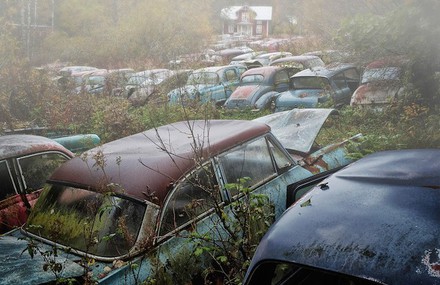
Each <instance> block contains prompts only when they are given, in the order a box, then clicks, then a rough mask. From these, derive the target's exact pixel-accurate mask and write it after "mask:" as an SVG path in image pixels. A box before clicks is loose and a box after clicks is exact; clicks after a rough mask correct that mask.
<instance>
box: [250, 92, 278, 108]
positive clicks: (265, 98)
mask: <svg viewBox="0 0 440 285" xmlns="http://www.w3.org/2000/svg"><path fill="white" fill-rule="evenodd" d="M279 95H280V93H279V92H276V91H270V92H267V93H264V94H263V95H262V96H261V97H260V98H258V100H257V101H256V102H255V108H257V109H259V110H262V109H267V108H270V107H271V104H272V102H273V101H274V100H276V98H277V97H278V96H279Z"/></svg>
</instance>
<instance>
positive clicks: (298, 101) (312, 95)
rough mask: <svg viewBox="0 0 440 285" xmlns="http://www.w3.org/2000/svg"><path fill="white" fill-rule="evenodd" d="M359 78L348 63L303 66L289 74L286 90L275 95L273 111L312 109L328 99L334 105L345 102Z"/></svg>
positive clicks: (355, 69)
mask: <svg viewBox="0 0 440 285" xmlns="http://www.w3.org/2000/svg"><path fill="white" fill-rule="evenodd" d="M359 80H360V75H359V72H358V70H357V68H356V66H354V65H352V64H336V65H332V66H327V67H325V68H324V67H320V68H313V69H305V70H303V71H300V72H298V73H296V74H295V75H293V76H292V78H291V84H292V86H291V89H290V90H288V91H285V92H282V93H280V94H279V95H278V96H277V97H276V99H275V111H276V112H279V111H285V110H290V109H293V108H298V107H303V108H315V107H316V106H317V105H318V103H324V102H327V101H329V100H333V105H334V106H335V107H339V106H342V105H346V104H347V105H348V104H350V99H351V95H352V94H353V92H354V91H355V90H356V88H357V87H358V85H359Z"/></svg>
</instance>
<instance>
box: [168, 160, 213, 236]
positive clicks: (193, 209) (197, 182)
mask: <svg viewBox="0 0 440 285" xmlns="http://www.w3.org/2000/svg"><path fill="white" fill-rule="evenodd" d="M219 202H220V193H219V188H218V183H217V179H216V178H215V174H214V170H213V168H212V166H211V164H208V165H205V166H203V167H200V168H199V169H197V170H196V171H194V172H193V173H192V174H191V175H190V176H188V177H186V178H185V179H184V180H182V181H181V182H180V183H179V184H178V185H177V186H176V187H175V190H174V191H173V193H171V196H170V198H169V199H168V201H167V203H166V205H165V209H164V211H163V216H162V223H161V228H160V235H165V234H167V233H168V232H170V231H173V230H175V229H177V228H179V227H180V226H182V225H184V224H186V223H188V222H189V221H190V220H192V219H195V218H197V217H198V216H199V215H201V214H203V213H204V212H206V211H208V210H209V209H211V208H213V207H214V203H219Z"/></svg>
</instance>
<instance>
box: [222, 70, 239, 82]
mask: <svg viewBox="0 0 440 285" xmlns="http://www.w3.org/2000/svg"><path fill="white" fill-rule="evenodd" d="M225 76H226V81H234V80H238V75H237V73H236V72H235V70H234V69H228V70H226V71H225Z"/></svg>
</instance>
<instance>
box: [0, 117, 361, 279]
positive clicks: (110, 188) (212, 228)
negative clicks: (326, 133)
mask: <svg viewBox="0 0 440 285" xmlns="http://www.w3.org/2000/svg"><path fill="white" fill-rule="evenodd" d="M333 112H334V110H332V109H308V110H293V111H290V112H284V113H277V114H272V115H269V116H267V117H262V118H259V119H257V120H255V121H244V120H207V121H205V120H197V121H183V122H177V123H173V124H170V125H165V126H161V127H158V128H154V129H151V130H148V131H145V132H142V133H138V134H135V135H131V136H128V137H125V138H122V139H119V140H116V141H113V142H109V143H106V144H103V145H102V146H101V147H98V148H95V149H92V150H90V151H88V152H86V153H85V155H83V156H81V157H76V158H74V159H72V160H69V161H67V162H66V163H65V164H63V165H62V166H61V167H60V168H58V169H57V170H56V171H55V172H54V174H53V175H52V176H51V177H50V178H49V179H48V183H47V184H46V186H45V189H44V191H43V193H42V194H41V196H40V199H39V200H38V202H37V204H36V205H35V208H34V210H33V211H32V213H31V215H30V217H29V220H28V222H27V223H26V225H25V226H24V227H23V228H22V230H21V231H18V230H17V231H14V232H11V233H10V234H9V235H8V236H5V237H3V238H2V239H0V257H1V258H2V260H3V262H2V264H1V266H4V267H7V266H14V268H15V270H14V271H7V270H2V272H3V274H2V276H0V284H6V283H8V282H11V280H16V279H15V278H17V276H18V275H20V274H22V275H21V276H24V275H25V276H26V278H20V280H21V281H22V282H23V284H24V283H25V282H27V283H29V284H39V283H45V282H50V281H53V280H55V279H56V278H57V277H58V278H78V279H81V278H88V279H87V280H92V281H93V282H95V281H96V282H99V283H103V284H120V283H121V282H123V283H124V284H133V283H136V282H137V281H139V280H140V281H142V280H146V279H147V277H149V276H151V274H152V272H153V271H154V269H155V266H156V265H157V262H158V261H160V262H162V263H163V264H165V263H167V260H170V259H171V258H173V257H175V256H176V255H178V254H179V253H182V252H184V251H185V250H193V249H194V248H193V247H194V246H195V245H194V244H193V243H190V242H189V239H188V236H189V235H190V234H191V233H192V232H197V233H199V234H212V235H216V234H220V235H225V234H227V232H226V231H224V230H222V228H221V227H220V226H219V219H221V217H220V216H219V215H217V214H216V212H215V209H216V208H217V207H229V206H230V205H231V201H240V199H242V198H243V195H242V194H243V193H242V192H240V191H239V190H238V189H239V187H228V185H231V184H232V185H235V184H239V185H240V186H243V187H246V188H248V189H250V191H252V192H253V193H258V194H265V195H267V197H268V199H269V201H270V203H271V204H272V205H273V209H272V210H271V211H273V215H274V216H275V218H278V217H280V216H281V214H282V213H283V211H284V210H285V209H286V189H287V187H288V185H290V184H292V183H294V182H295V181H298V180H301V179H303V178H305V177H309V176H312V175H314V174H316V173H320V172H325V171H327V170H329V169H335V168H339V167H342V166H344V165H347V164H348V163H350V162H351V161H352V160H351V159H350V158H348V157H347V156H346V154H347V149H346V146H347V144H349V143H350V142H352V141H353V140H355V139H356V138H353V139H348V140H346V141H343V142H339V143H336V144H332V145H329V146H326V147H322V148H317V147H316V146H317V144H316V143H315V141H316V136H317V134H318V132H319V131H320V129H321V127H322V125H323V124H324V122H325V121H326V120H327V118H328V116H329V115H330V114H332V113H333ZM271 128H272V131H271ZM66 221H68V222H66ZM17 238H18V239H17ZM29 239H31V240H32V242H31V245H32V249H35V248H39V252H53V250H52V251H51V248H52V247H54V246H55V247H56V248H57V251H56V253H57V255H56V257H54V258H53V262H52V264H58V267H57V271H56V273H57V274H53V270H52V272H51V270H47V271H44V270H42V269H43V268H47V267H48V266H47V263H48V261H47V256H42V255H40V254H38V252H37V251H35V250H34V251H31V252H32V256H29V254H26V252H23V250H24V249H25V248H26V247H27V248H28V249H29ZM11 244H14V246H11ZM51 246H52V247H51ZM61 249H63V250H61ZM85 273H87V274H85ZM82 281H84V279H82Z"/></svg>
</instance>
